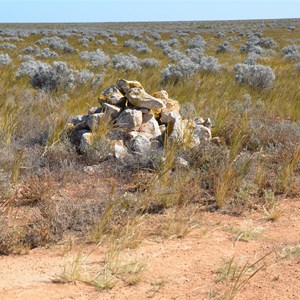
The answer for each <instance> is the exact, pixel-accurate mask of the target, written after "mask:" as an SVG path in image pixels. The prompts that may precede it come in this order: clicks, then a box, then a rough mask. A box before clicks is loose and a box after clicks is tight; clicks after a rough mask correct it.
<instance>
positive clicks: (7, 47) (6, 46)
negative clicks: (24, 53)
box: [0, 43, 17, 50]
mask: <svg viewBox="0 0 300 300" xmlns="http://www.w3.org/2000/svg"><path fill="white" fill-rule="evenodd" d="M16 48H17V46H16V45H14V44H10V43H5V44H0V49H4V50H11V49H16Z"/></svg>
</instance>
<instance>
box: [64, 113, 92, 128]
mask: <svg viewBox="0 0 300 300" xmlns="http://www.w3.org/2000/svg"><path fill="white" fill-rule="evenodd" d="M87 120H88V117H87V116H83V115H78V116H76V117H74V118H72V119H71V120H70V121H69V122H68V125H67V126H68V129H69V130H71V129H76V130H81V129H87V128H88V126H87V123H86V122H87Z"/></svg>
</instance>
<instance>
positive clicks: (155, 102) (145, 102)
mask: <svg viewBox="0 0 300 300" xmlns="http://www.w3.org/2000/svg"><path fill="white" fill-rule="evenodd" d="M126 98H127V99H128V101H129V102H130V103H131V104H133V105H134V106H136V107H140V108H148V109H158V108H163V107H165V104H164V103H163V101H162V100H160V99H157V98H154V97H152V96H150V95H149V94H147V93H146V92H145V91H144V90H142V89H139V88H132V89H130V90H129V91H128V92H127V93H126Z"/></svg>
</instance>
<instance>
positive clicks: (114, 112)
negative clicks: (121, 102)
mask: <svg viewBox="0 0 300 300" xmlns="http://www.w3.org/2000/svg"><path fill="white" fill-rule="evenodd" d="M101 105H102V108H103V111H104V112H105V113H106V114H108V115H109V116H111V117H112V118H114V119H115V118H116V117H117V116H118V115H119V113H120V111H121V108H120V107H118V106H116V105H113V104H109V103H106V102H101Z"/></svg>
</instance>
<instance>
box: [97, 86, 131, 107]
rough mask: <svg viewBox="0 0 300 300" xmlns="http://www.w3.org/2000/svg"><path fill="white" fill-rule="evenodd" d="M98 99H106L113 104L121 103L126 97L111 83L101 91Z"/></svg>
mask: <svg viewBox="0 0 300 300" xmlns="http://www.w3.org/2000/svg"><path fill="white" fill-rule="evenodd" d="M99 101H106V102H107V103H110V104H113V105H123V104H124V103H125V102H126V98H125V97H124V95H123V94H122V93H121V92H120V90H119V89H118V88H117V87H116V86H115V85H111V86H110V87H108V88H107V89H105V90H104V91H102V93H101V95H100V97H99Z"/></svg>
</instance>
